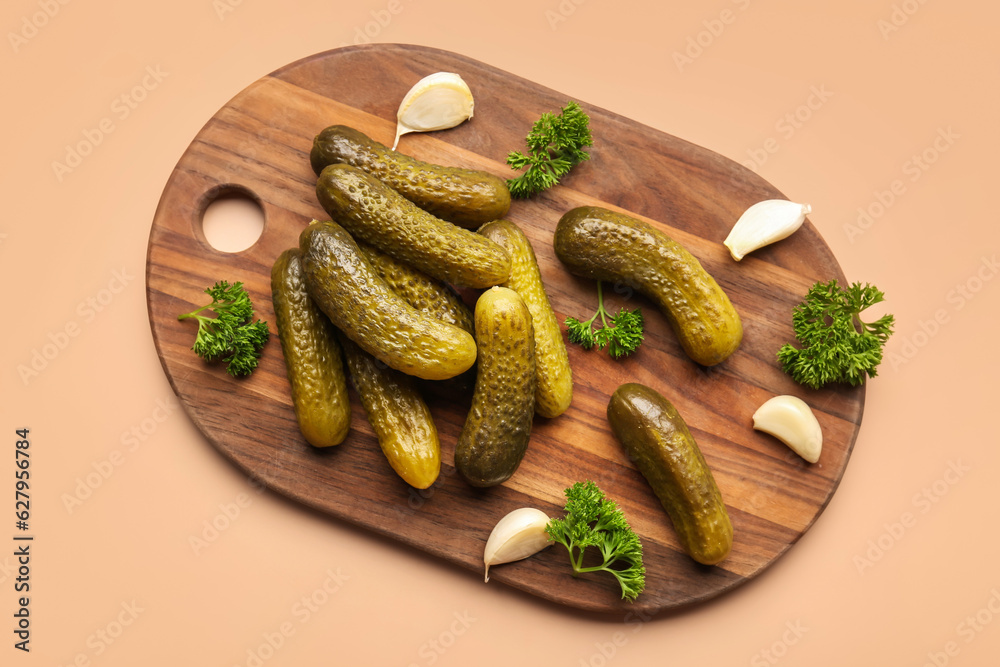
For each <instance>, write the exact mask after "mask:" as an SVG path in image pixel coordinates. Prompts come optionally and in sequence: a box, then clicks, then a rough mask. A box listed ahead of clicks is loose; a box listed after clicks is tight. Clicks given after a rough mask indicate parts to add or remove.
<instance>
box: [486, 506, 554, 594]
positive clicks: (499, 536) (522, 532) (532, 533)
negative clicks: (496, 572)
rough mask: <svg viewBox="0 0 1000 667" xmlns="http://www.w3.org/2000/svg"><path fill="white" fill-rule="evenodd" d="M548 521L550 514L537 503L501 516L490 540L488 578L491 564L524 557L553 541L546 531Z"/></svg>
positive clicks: (487, 556)
mask: <svg viewBox="0 0 1000 667" xmlns="http://www.w3.org/2000/svg"><path fill="white" fill-rule="evenodd" d="M548 523H549V517H548V515H547V514H545V512H543V511H541V510H538V509H535V508H534V507H522V508H521V509H516V510H514V511H513V512H511V513H509V514H508V515H507V516H505V517H504V518H502V519H500V521H499V522H497V525H496V526H494V528H493V532H491V533H490V537H489V539H488V540H486V551H485V553H484V554H483V563H485V565H486V579H485V581H489V580H490V565H500V564H501V563H510V562H513V561H515V560H521V559H523V558H527V557H528V556H532V555H534V554H536V553H538V552H539V551H541V550H542V549H544V548H545V547H547V546H549V544H551V542H549V535H548V533H546V532H545V526H546V525H547V524H548Z"/></svg>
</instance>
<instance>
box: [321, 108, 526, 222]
mask: <svg viewBox="0 0 1000 667" xmlns="http://www.w3.org/2000/svg"><path fill="white" fill-rule="evenodd" d="M309 160H310V162H311V163H312V168H313V171H315V172H316V175H317V176H318V175H320V174H321V173H322V172H323V169H325V168H326V167H328V166H329V165H331V164H349V165H351V166H352V167H357V168H358V169H361V170H363V171H365V172H367V173H369V174H371V175H372V176H374V177H375V178H377V179H379V180H380V181H382V182H383V183H385V184H386V185H388V186H389V187H391V188H392V189H393V190H396V191H397V192H399V193H400V194H401V195H403V196H404V197H406V198H407V199H409V200H410V201H412V202H413V203H414V204H416V205H417V206H419V207H420V208H422V209H424V210H425V211H428V212H430V213H432V214H434V215H435V216H437V217H439V218H441V219H442V220H447V221H448V222H453V223H455V224H456V225H460V226H462V227H467V228H471V229H474V228H476V227H478V226H479V225H481V224H483V223H485V222H490V221H491V220H497V219H499V218H502V217H503V216H505V215H507V211H508V210H509V209H510V191H509V190H508V189H507V182H506V181H504V180H503V179H502V178H499V177H497V176H494V175H493V174H488V173H486V172H484V171H476V170H474V169H461V168H458V167H442V166H440V165H436V164H430V163H428V162H421V161H420V160H416V159H414V158H412V157H410V156H408V155H403V154H402V153H397V152H396V151H394V150H392V149H391V148H388V147H386V146H384V145H382V144H380V143H379V142H377V141H374V140H372V139H370V138H369V137H368V136H366V135H365V134H363V133H362V132H359V131H358V130H355V129H354V128H352V127H347V126H346V125H333V126H331V127H328V128H326V129H325V130H323V131H322V132H320V133H319V134H318V135H316V138H315V139H314V140H313V147H312V151H311V152H310V154H309Z"/></svg>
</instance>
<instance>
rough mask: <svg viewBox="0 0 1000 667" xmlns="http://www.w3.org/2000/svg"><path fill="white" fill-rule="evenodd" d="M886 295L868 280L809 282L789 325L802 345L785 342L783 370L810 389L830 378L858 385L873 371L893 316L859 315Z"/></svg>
mask: <svg viewBox="0 0 1000 667" xmlns="http://www.w3.org/2000/svg"><path fill="white" fill-rule="evenodd" d="M884 300H885V295H884V294H883V293H882V292H881V291H879V290H878V289H876V288H875V287H873V286H872V285H869V284H865V285H864V286H862V285H861V283H854V284H852V285H851V286H850V287H848V288H847V289H844V288H842V287H840V285H838V284H837V281H836V280H831V281H830V282H827V283H823V282H818V283H816V284H815V285H813V286H812V287H811V288H810V289H809V291H808V292H807V293H806V296H805V300H804V301H803V302H802V303H800V304H799V305H798V306H796V307H795V309H794V310H793V311H792V327H793V329H794V330H795V337H796V338H797V339H798V341H799V342H800V343H801V344H802V348H801V349H797V348H795V347H794V346H793V345H792V344H791V343H786V344H785V345H784V346H782V348H781V349H780V350H778V361H780V362H781V365H782V367H783V368H784V370H785V372H786V373H788V374H789V375H791V376H792V379H794V380H795V381H796V382H798V383H799V384H803V385H806V386H808V387H812V388H813V389H819V388H820V387H822V386H824V385H826V384H828V383H831V382H844V383H847V384H850V385H852V386H857V385H859V384H861V383H862V382H864V380H865V377H866V376H867V377H875V375H876V369H877V368H878V365H879V364H880V363H882V348H883V346H884V345H885V343H886V341H887V340H888V339H889V336H890V335H891V334H892V327H893V324H894V322H895V318H893V316H892V315H883V316H882V317H880V318H879V319H877V320H875V321H874V322H865V321H864V320H862V319H861V316H860V315H861V313H862V312H863V311H865V310H866V309H868V308H869V307H871V306H873V305H875V304H876V303H880V302H882V301H884Z"/></svg>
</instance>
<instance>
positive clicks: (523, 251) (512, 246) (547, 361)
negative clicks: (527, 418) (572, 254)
mask: <svg viewBox="0 0 1000 667" xmlns="http://www.w3.org/2000/svg"><path fill="white" fill-rule="evenodd" d="M479 233H480V234H482V235H483V236H485V237H486V238H488V239H490V240H492V241H495V242H496V243H497V244H498V245H500V246H501V247H502V248H503V249H504V250H506V251H507V254H508V255H510V261H511V268H510V278H509V279H508V280H507V282H506V283H504V285H503V286H504V287H509V288H510V289H512V290H514V291H515V292H517V294H518V296H520V297H521V298H522V299H523V300H524V304H525V305H526V306H527V307H528V312H530V313H531V326H532V328H533V330H534V335H535V371H536V374H537V383H536V384H537V386H536V389H535V412H537V413H538V414H539V415H540V416H542V417H548V418H552V417H558V416H559V415H561V414H562V413H564V412H566V409H567V408H569V404H570V402H571V401H572V400H573V373H572V371H571V370H570V366H569V355H568V354H567V353H566V344H565V343H564V342H563V337H562V330H561V329H560V328H559V321H558V320H557V319H556V314H555V312H554V311H553V310H552V305H551V304H550V303H549V297H548V295H546V294H545V287H544V285H542V275H541V272H540V271H539V270H538V262H537V261H536V260H535V251H534V249H533V248H532V247H531V242H530V241H528V237H526V236H525V235H524V232H522V231H521V229H520V228H519V227H518V226H517V225H515V224H514V223H512V222H509V221H507V220H496V221H494V222H489V223H486V224H485V225H483V226H482V227H481V228H480V229H479Z"/></svg>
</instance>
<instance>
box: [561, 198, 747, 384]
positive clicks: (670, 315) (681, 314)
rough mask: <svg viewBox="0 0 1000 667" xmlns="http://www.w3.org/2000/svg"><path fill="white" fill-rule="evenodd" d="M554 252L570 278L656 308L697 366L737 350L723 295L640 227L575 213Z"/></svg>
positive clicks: (672, 247) (659, 235)
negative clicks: (623, 289)
mask: <svg viewBox="0 0 1000 667" xmlns="http://www.w3.org/2000/svg"><path fill="white" fill-rule="evenodd" d="M553 245H554V248H555V252H556V256H557V257H558V258H559V261H561V262H562V263H563V264H565V265H566V267H567V268H568V269H569V270H570V272H571V273H573V274H575V275H578V276H582V277H584V278H594V279H596V280H605V281H608V282H612V283H615V282H619V281H620V282H623V283H625V284H627V285H630V286H632V287H634V288H635V289H637V290H638V291H639V292H641V293H643V294H645V295H646V296H647V297H649V298H650V299H652V300H653V301H654V302H656V304H657V306H659V308H660V311H661V312H662V313H663V315H664V317H666V318H667V321H668V322H669V323H670V326H671V328H672V329H673V331H674V333H675V334H676V336H677V339H678V340H679V341H680V344H681V347H682V348H684V351H685V352H686V353H687V354H688V356H689V357H691V358H692V359H693V360H694V361H696V362H698V363H699V364H702V365H703V366H713V365H715V364H718V363H720V362H722V361H724V360H725V359H726V358H728V357H729V355H731V354H732V353H733V352H735V351H736V349H737V348H738V347H739V346H740V342H742V340H743V324H742V322H741V321H740V316H739V314H738V313H737V312H736V309H735V308H733V304H732V303H731V302H730V301H729V297H728V296H727V295H726V293H725V292H723V291H722V288H721V287H719V285H718V283H716V282H715V279H714V278H712V276H710V275H709V274H708V272H707V271H705V269H704V268H702V266H701V263H700V262H699V261H698V260H697V258H695V257H694V256H693V255H692V254H691V253H690V252H688V251H687V250H686V249H685V248H684V247H683V246H681V245H680V244H679V243H677V242H676V241H674V240H673V239H671V238H670V237H668V236H667V235H666V234H664V233H663V232H661V231H660V230H658V229H655V228H654V227H652V226H651V225H649V224H647V223H645V222H643V221H642V220H637V219H636V218H633V217H631V216H628V215H624V214H622V213H617V212H615V211H610V210H608V209H606V208H601V207H598V206H581V207H579V208H574V209H572V210H570V211H568V212H567V213H565V214H564V215H563V216H562V218H561V219H560V220H559V223H558V224H557V225H556V233H555V239H554V241H553Z"/></svg>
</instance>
